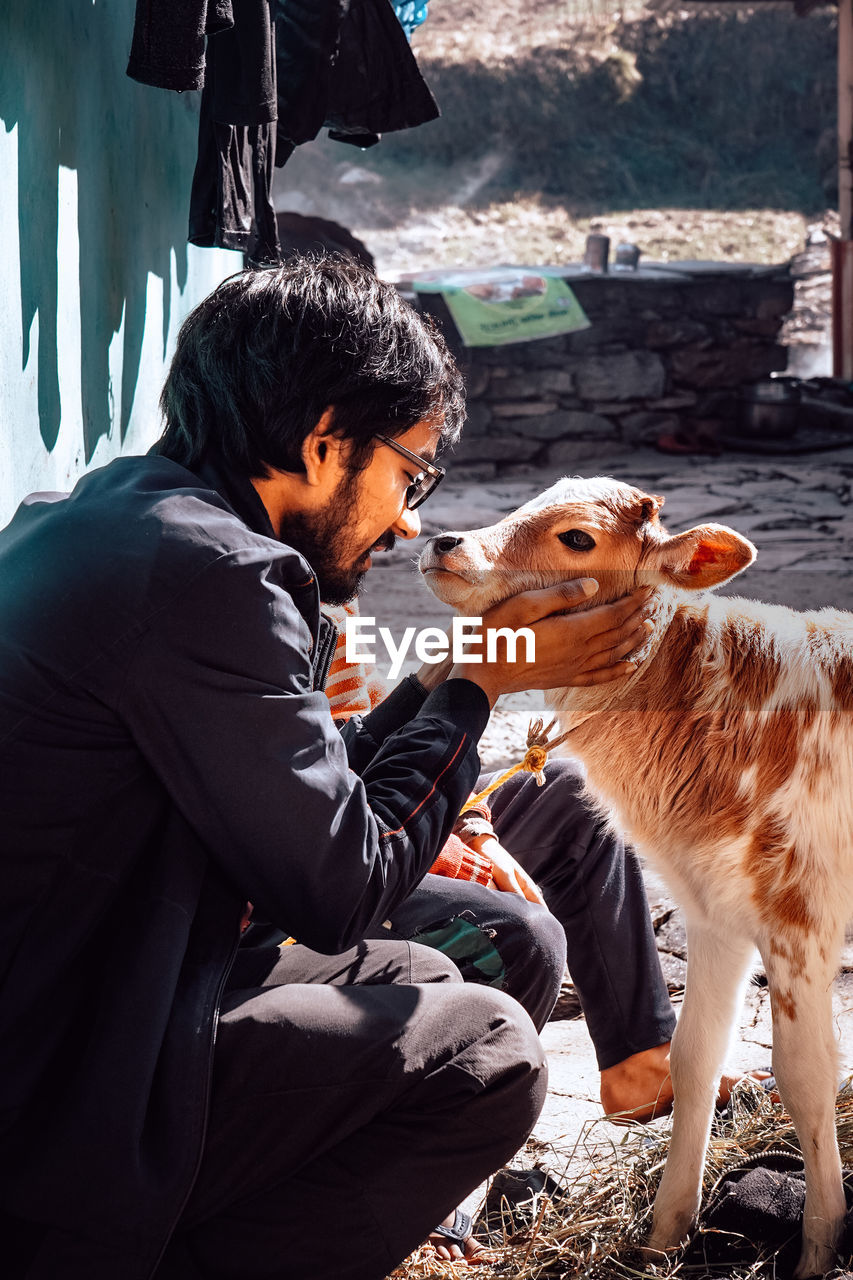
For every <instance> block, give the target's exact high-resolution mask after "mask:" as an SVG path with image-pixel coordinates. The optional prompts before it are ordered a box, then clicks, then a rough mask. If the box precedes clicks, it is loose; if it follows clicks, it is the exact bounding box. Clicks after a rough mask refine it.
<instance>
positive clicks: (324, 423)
mask: <svg viewBox="0 0 853 1280" xmlns="http://www.w3.org/2000/svg"><path fill="white" fill-rule="evenodd" d="M334 420H335V411H334V409H333V408H332V406H331V405H329V407H328V408H327V409H324V410H323V413H322V415H321V417H320V418H319V419H318V421H317V423H316V425H315V426H314V427H312V429H311V430H310V431H309V432H308V435H307V436H306V437H305V439H304V440H303V441H302V464H303V466H304V467H305V479H306V480H307V482H308V484H312V485H313V484H319V483H320V482H321V480H322V478H323V474H322V473H323V471H324V469H325V467H326V465H327V464H328V463H329V461H330V459H331V458H332V456H333V454H335V453H336V452H337V450H338V448H339V447H340V441H339V439H338V437H337V436H336V435H335V434H334V430H333V427H334Z"/></svg>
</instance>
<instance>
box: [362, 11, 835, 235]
mask: <svg viewBox="0 0 853 1280" xmlns="http://www.w3.org/2000/svg"><path fill="white" fill-rule="evenodd" d="M438 4H439V0H434V4H433V9H437V8H438ZM472 7H473V9H474V11H475V12H474V14H473V15H472V17H474V19H475V25H474V28H473V30H471V31H469V38H468V40H467V41H457V42H456V43H455V44H452V45H451V44H449V43H448V41H447V40H446V39H444V40H442V39H441V34H442V33H441V32H439V33H438V35H437V41H436V43H437V50H436V52H435V53H433V52H430V49H429V46H428V45H426V48H425V49H424V51H423V52H422V51H421V50H420V49H419V48H418V53H419V61H420V64H421V67H422V69H423V71H424V73H425V75H426V78H427V80H428V82H429V84H430V85H431V87H432V89H433V91H434V93H435V95H436V97H437V99H438V101H439V103H440V106H441V110H442V119H441V120H438V121H436V122H435V123H434V124H430V125H426V126H424V127H422V128H421V129H418V130H415V131H412V132H410V133H403V134H398V135H386V137H385V138H384V139H383V141H382V145H381V147H380V148H378V149H377V151H376V152H375V153H374V154H373V155H370V156H369V160H368V161H367V163H369V164H370V165H371V167H373V168H375V169H376V170H377V171H378V172H380V173H383V174H386V175H388V176H390V172H391V171H392V170H393V171H400V170H403V171H405V170H407V169H410V168H411V167H414V166H417V167H418V169H419V170H421V172H422V173H423V170H424V167H425V166H426V167H427V169H433V168H434V169H435V170H442V171H445V172H447V171H448V170H449V169H450V170H458V168H459V167H460V166H462V165H471V164H476V163H478V162H480V161H482V158H483V157H484V156H489V157H491V158H492V159H491V164H490V169H491V170H492V172H491V173H490V175H489V177H488V179H487V181H485V182H483V183H482V184H481V186H480V188H479V191H478V198H479V200H480V201H481V202H482V203H486V204H487V203H490V202H491V201H492V200H494V199H495V198H499V197H500V196H501V195H504V194H506V193H508V192H514V193H516V194H521V193H524V192H534V191H535V192H543V193H545V194H546V195H550V196H559V197H562V198H563V199H564V200H565V201H566V203H567V205H568V206H569V207H570V208H571V209H572V211H573V212H575V213H586V212H589V211H591V210H594V209H600V208H602V207H603V206H607V207H609V208H611V209H626V208H637V207H646V208H649V207H654V206H655V205H670V206H682V207H685V208H699V207H706V208H707V207H714V208H730V209H738V208H740V209H743V208H747V207H756V206H762V207H769V208H777V209H789V210H790V209H797V210H800V211H801V212H804V213H812V212H815V211H818V210H821V209H823V208H824V207H825V206H826V204H827V202H830V203H831V202H832V201H833V200H834V198H835V197H834V181H835V175H834V164H835V133H834V117H835V102H836V87H835V75H836V72H835V56H836V55H835V31H836V16H835V12H834V10H820V11H818V12H816V13H813V14H812V15H810V16H809V17H807V18H797V17H795V15H794V14H793V11H792V9H791V7H790V5H786V6H784V7H780V8H775V7H774V8H770V9H767V8H765V7H761V8H757V9H747V10H741V9H732V8H731V7H726V8H725V9H716V10H702V11H698V12H690V13H688V12H684V11H679V12H674V13H663V14H661V13H655V14H648V13H647V14H645V15H643V16H641V17H638V18H633V19H627V18H626V19H621V20H618V21H613V22H608V23H606V24H602V23H601V22H597V23H594V24H589V23H587V24H585V25H580V26H578V25H574V26H571V27H566V26H565V25H563V26H557V27H553V24H552V26H551V27H549V26H548V17H549V14H550V16H551V18H552V19H553V17H554V13H555V8H554V6H553V5H552V6H551V7H550V9H548V7H547V6H546V10H545V12H544V13H543V14H542V15H541V18H540V22H541V24H542V25H540V26H538V27H534V28H533V29H532V31H529V32H528V33H527V34H528V38H527V39H525V31H524V28H523V26H522V28H521V29H520V30H519V31H518V32H517V33H516V36H517V38H516V40H515V42H514V45H513V43H512V30H511V24H512V19H511V17H510V16H509V13H508V11H504V12H502V10H501V9H500V7H499V6H498V7H497V9H496V8H495V6H491V9H485V10H483V9H479V8H478V7H477V6H471V5H469V6H468V8H469V10H470V9H472ZM449 8H450V9H453V6H449ZM520 8H524V6H520ZM566 9H567V6H563V10H564V12H563V17H564V18H565V10H566ZM489 12H491V13H492V15H493V17H495V19H496V21H495V28H496V29H495V32H494V33H492V32H490V31H489V30H488V29H487V28H486V27H484V26H482V25H481V23H482V22H483V21H484V20H487V15H488V14H489ZM455 14H456V17H457V19H459V20H460V22H461V21H462V20H463V19H464V17H465V14H464V13H463V14H461V15H460V14H459V12H458V10H455ZM428 26H429V23H428V24H427V27H425V28H424V32H425V40H426V32H427V28H428ZM445 34H446V32H445ZM549 35H550V37H551V38H550V39H548V38H547V37H548V36H549ZM531 36H532V39H531V38H530V37H531ZM537 36H541V37H545V39H543V42H542V43H535V39H536V37H537ZM416 46H417V42H416ZM401 176H402V175H401ZM424 188H426V192H429V191H432V197H431V198H432V199H434V200H436V201H438V200H439V199H440V198H441V195H442V189H441V184H440V183H430V184H423V188H422V190H423V189H424ZM426 192H425V194H426ZM426 198H427V199H428V200H429V199H430V196H429V195H426ZM468 203H469V204H470V203H471V201H470V200H469V201H468Z"/></svg>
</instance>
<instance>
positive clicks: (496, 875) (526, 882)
mask: <svg viewBox="0 0 853 1280" xmlns="http://www.w3.org/2000/svg"><path fill="white" fill-rule="evenodd" d="M468 843H469V845H471V847H472V848H473V849H476V850H477V852H478V853H483V854H485V856H486V857H487V858H488V859H489V861H490V862H491V864H492V884H491V887H492V888H494V889H501V890H503V892H504V893H517V894H518V895H519V897H521V898H526V899H527V901H528V902H538V903H540V904H541V905H542V906H543V907H544V906H545V899H544V898H543V897H542V894H541V893H540V892H539V889H538V888H537V886H536V884H535V883H534V882H533V881H532V880H531V879H530V876H529V875H528V874H527V872H526V871H525V870H524V867H520V866H519V865H518V863H517V862H516V860H515V858H514V857H513V856H512V854H511V853H507V851H506V849H505V848H504V847H503V845H502V844H501V843H500V841H499V840H498V838H497V836H493V835H483V836H473V837H472V838H471V839H470V840H469V841H468Z"/></svg>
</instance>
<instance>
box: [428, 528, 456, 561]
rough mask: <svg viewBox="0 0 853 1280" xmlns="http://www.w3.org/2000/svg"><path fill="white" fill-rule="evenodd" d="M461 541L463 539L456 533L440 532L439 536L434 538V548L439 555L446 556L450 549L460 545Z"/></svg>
mask: <svg viewBox="0 0 853 1280" xmlns="http://www.w3.org/2000/svg"><path fill="white" fill-rule="evenodd" d="M461 541H462V539H461V538H458V537H457V536H456V534H455V533H440V534H439V535H438V537H436V538H433V539H432V548H433V551H435V552H436V554H437V555H440V556H446V555H447V553H448V551H452V550H453V549H454V547H458V546H459V544H460V542H461Z"/></svg>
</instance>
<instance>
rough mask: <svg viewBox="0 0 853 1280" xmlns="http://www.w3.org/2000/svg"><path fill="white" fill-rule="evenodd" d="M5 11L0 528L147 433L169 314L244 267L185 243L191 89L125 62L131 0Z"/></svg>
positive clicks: (139, 444) (234, 257)
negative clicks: (31, 498)
mask: <svg viewBox="0 0 853 1280" xmlns="http://www.w3.org/2000/svg"><path fill="white" fill-rule="evenodd" d="M7 5H8V8H7ZM3 9H4V14H3V16H2V17H0V46H3V47H4V54H3V57H2V59H0V120H2V122H3V127H2V128H0V227H2V229H3V234H2V237H0V525H3V524H5V523H6V521H7V520H8V519H9V518H10V516H11V514H12V512H13V511H14V509H15V507H16V506H17V504H18V502H19V501H20V499H21V498H22V497H23V496H24V495H25V494H26V493H29V492H31V491H33V490H35V489H67V488H69V487H70V486H71V485H72V484H73V483H74V480H75V479H76V478H77V477H78V476H79V475H80V474H81V473H82V472H83V471H84V470H87V469H89V468H91V467H95V466H99V465H101V464H102V463H104V462H107V461H108V460H109V459H110V458H112V457H115V456H116V455H117V454H118V453H122V452H123V453H136V452H142V451H144V450H145V449H146V448H147V447H148V446H149V445H150V443H151V442H152V440H154V439H155V438H156V436H157V435H158V433H159V417H158V413H157V398H158V396H159V393H160V387H161V385H162V381H163V376H164V372H165V367H166V364H167V362H168V359H169V358H170V356H171V352H172V350H173V347H174V340H175V336H176V333H177V330H178V328H179V327H180V324H181V321H182V320H183V318H184V316H185V315H186V314H187V312H188V311H189V310H190V309H191V308H192V306H194V305H195V303H196V302H197V301H199V299H200V298H202V297H204V296H205V294H207V293H209V292H210V290H211V289H212V288H214V286H215V285H216V284H218V282H219V281H220V280H222V279H224V278H225V277H226V276H228V275H230V274H231V273H232V272H233V271H236V270H239V269H240V267H241V265H242V260H241V257H240V256H239V255H238V254H234V253H227V252H224V251H222V250H210V249H196V248H193V247H191V246H188V245H187V244H186V241H185V237H186V223H187V208H188V203H189V192H190V183H191V179H192V172H193V167H194V164H195V136H196V135H195V131H196V118H197V109H198V95H196V94H181V95H178V94H172V93H168V92H166V91H165V90H162V89H153V88H149V87H147V86H143V85H138V84H135V83H134V82H133V81H131V80H129V79H128V78H127V76H125V74H124V68H125V66H126V63H127V53H128V50H129V48H130V37H131V30H132V24H133V12H134V4H133V0H97V3H95V0H74V3H73V4H69V3H68V0H40V3H39V4H38V5H32V4H31V3H30V2H29V0H26V2H25V0H6V4H4V6H3Z"/></svg>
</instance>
